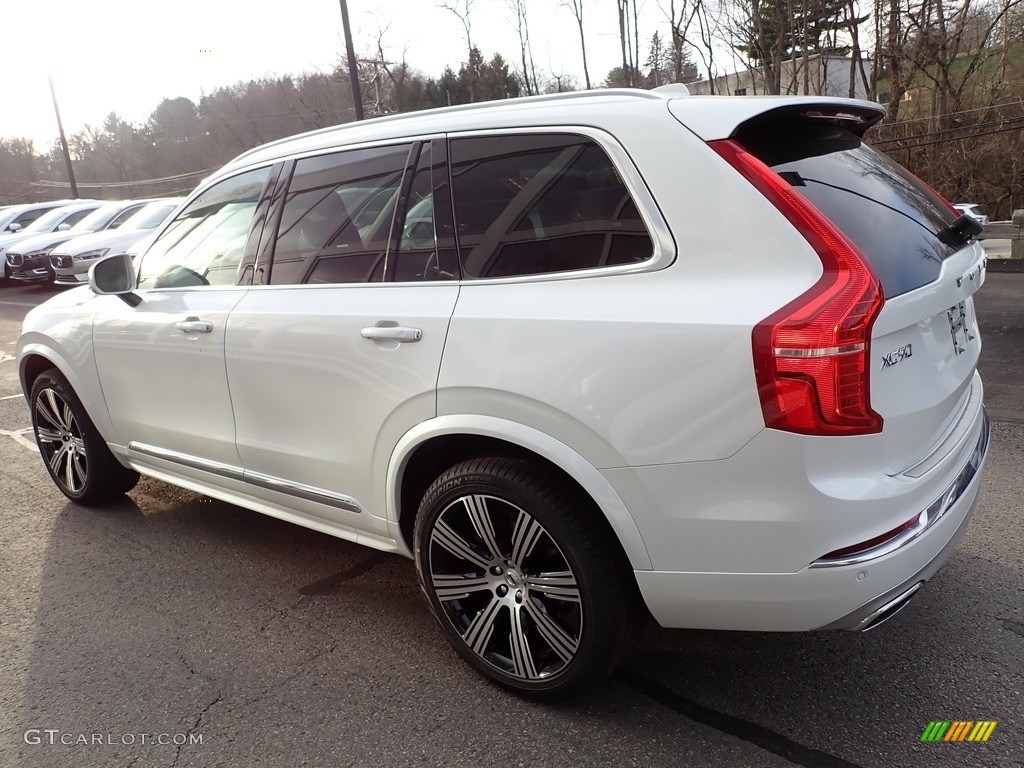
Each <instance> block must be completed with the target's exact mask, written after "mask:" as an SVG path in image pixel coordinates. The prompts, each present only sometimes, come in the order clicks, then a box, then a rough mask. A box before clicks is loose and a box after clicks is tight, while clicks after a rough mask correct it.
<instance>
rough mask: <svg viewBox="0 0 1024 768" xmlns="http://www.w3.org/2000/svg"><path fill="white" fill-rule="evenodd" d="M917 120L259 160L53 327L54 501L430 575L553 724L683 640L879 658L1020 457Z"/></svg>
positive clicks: (485, 669)
mask: <svg viewBox="0 0 1024 768" xmlns="http://www.w3.org/2000/svg"><path fill="white" fill-rule="evenodd" d="M882 114H883V112H882V108H881V107H880V106H879V105H877V104H874V103H870V102H863V101H852V100H845V99H833V98H825V97H782V98H757V99H729V98H716V97H690V96H687V95H685V91H684V90H682V89H680V88H678V87H673V88H668V89H659V90H658V91H654V92H644V91H628V90H608V91H601V92H588V93H571V94H561V95H557V96H545V97H536V98H530V99H523V100H515V101H507V102H501V103H498V104H480V105H472V106H465V107H453V108H448V109H443V110H438V111H430V112H417V113H413V114H407V115H398V116H393V117H385V118H381V119H377V120H369V121H366V122H362V123H358V124H350V125H346V126H342V127H338V128H336V129H331V130H326V131H318V132H316V133H312V134H307V135H303V136H298V137H295V138H293V139H289V140H283V141H278V142H274V143H272V144H268V145H266V146H264V147H261V148H257V149H254V150H252V151H250V152H247V153H245V154H243V155H241V156H240V157H239V158H237V159H236V160H234V161H233V162H231V163H229V164H228V165H227V166H226V167H225V168H223V169H222V170H221V171H219V172H218V173H216V174H214V175H213V176H212V177H211V178H210V179H209V180H208V181H207V182H205V183H204V184H203V185H202V186H201V187H200V188H199V189H198V190H197V191H196V192H195V193H194V194H193V195H192V196H191V197H190V198H189V200H188V201H187V202H186V203H185V205H184V206H183V207H182V208H181V209H180V210H179V211H178V213H177V214H176V215H175V216H174V217H173V218H172V220H171V221H170V222H169V223H168V224H166V225H165V226H164V227H163V228H162V229H161V230H160V232H159V234H158V235H157V236H156V238H155V240H154V242H153V244H152V245H151V246H150V247H149V248H148V250H147V251H146V252H145V253H144V255H143V256H142V258H141V260H140V262H139V263H137V264H135V265H133V263H132V260H131V258H130V257H129V256H126V255H122V256H110V257H107V258H106V259H103V260H101V261H99V262H97V263H96V264H95V265H94V266H93V267H92V268H91V271H90V275H89V284H90V288H89V289H86V288H82V289H78V290H74V291H70V292H67V293H64V294H62V295H60V296H57V297H55V298H53V299H51V300H50V301H49V302H47V303H46V304H43V305H42V306H40V307H39V308H37V309H35V310H32V311H31V312H29V314H28V315H27V317H26V319H25V323H24V329H23V333H22V335H21V338H20V339H19V341H18V347H17V354H18V366H19V372H20V376H21V383H22V387H23V389H24V392H25V394H26V396H27V397H28V399H29V403H30V406H31V412H32V418H33V427H34V429H35V435H36V440H37V442H38V445H39V449H40V452H41V454H42V458H43V461H44V463H45V466H46V467H47V469H48V471H49V472H50V474H51V476H52V478H53V480H54V482H55V483H56V484H57V486H58V488H59V489H60V490H61V491H62V492H63V493H64V494H65V495H66V496H67V497H69V498H70V499H72V500H74V501H77V502H78V503H80V504H100V503H103V502H105V501H108V500H110V499H112V498H114V497H116V496H118V495H120V494H122V493H124V492H126V491H128V490H130V489H131V488H132V487H133V486H134V484H135V482H136V480H137V478H138V475H139V473H143V474H147V475H150V476H153V477H156V478H159V479H161V480H164V481H167V482H170V483H173V484H176V485H181V486H184V487H187V488H189V489H192V490H193V491H197V492H201V493H203V494H208V495H210V496H212V497H215V498H218V499H223V500H225V501H228V502H231V503H234V504H238V505H241V506H243V507H247V508H249V509H252V510H254V511H257V512H261V513H264V514H268V515H272V516H274V517H278V518H281V519H284V520H289V521H292V522H295V523H298V524H300V525H304V526H308V527H310V528H313V529H315V530H318V531H322V532H324V533H328V534H331V535H334V536H339V537H341V538H344V539H348V540H350V541H355V542H359V543H361V544H365V545H367V546H369V547H373V548H376V549H380V550H384V551H388V552H396V553H399V554H401V555H405V556H406V557H410V558H414V560H415V563H416V568H417V570H418V573H419V577H420V580H421V583H422V586H423V590H424V592H425V594H426V596H427V599H428V601H429V603H430V607H431V609H432V610H433V612H434V613H435V615H436V616H437V619H438V622H439V624H440V626H441V629H442V631H443V632H444V634H445V635H446V637H447V638H448V640H449V641H450V642H451V643H452V644H453V646H454V647H455V649H456V650H457V651H458V652H459V653H460V654H461V655H462V657H463V658H464V659H465V660H466V661H468V662H469V664H471V665H472V666H473V667H475V668H476V669H477V670H479V671H480V672H481V673H483V674H484V675H486V676H487V677H488V678H490V679H491V680H493V681H495V682H497V683H498V684H500V685H502V686H504V687H506V688H509V689H511V690H513V691H516V692H517V693H520V694H522V695H526V696H531V697H536V698H557V697H563V696H568V695H571V694H575V693H578V692H579V691H581V690H583V689H585V688H587V687H588V686H590V685H593V684H594V683H595V682H596V681H599V680H601V679H602V678H603V677H604V676H606V675H607V674H609V673H610V672H611V671H612V670H613V669H614V668H615V666H616V664H617V663H618V661H619V659H620V658H621V657H622V654H623V653H624V651H625V649H626V648H627V647H628V642H629V638H630V634H631V631H632V630H633V629H634V627H635V626H636V625H637V619H638V617H641V616H643V615H646V614H647V613H648V612H649V613H650V614H651V615H653V617H654V618H655V619H656V620H657V621H658V622H659V623H660V624H662V625H663V626H666V627H695V628H705V629H730V630H765V631H799V630H820V629H849V630H864V629H870V628H871V627H874V626H876V625H878V624H879V623H881V622H882V621H884V620H885V619H887V618H889V617H890V616H891V615H892V614H894V613H895V612H896V611H898V610H899V609H900V608H901V607H902V606H903V605H905V604H906V603H907V601H908V600H910V599H911V597H912V596H913V595H915V594H916V593H917V592H918V591H919V590H920V588H921V586H922V585H923V584H924V583H925V582H926V581H927V580H928V579H930V578H931V576H932V575H933V574H934V573H935V572H936V570H937V569H938V568H939V566H940V565H941V564H942V562H943V561H944V560H945V559H946V557H947V556H948V554H949V552H950V551H951V549H952V548H953V547H954V546H955V545H956V543H957V541H958V539H959V538H960V536H961V535H962V534H963V532H964V530H965V528H966V526H967V524H968V520H969V519H970V517H971V512H972V510H973V508H974V506H975V502H976V499H977V495H978V489H979V487H980V484H981V470H982V467H983V464H984V461H985V457H986V453H987V448H988V437H989V427H988V421H987V418H986V415H985V410H984V408H983V406H982V383H981V379H980V378H979V376H978V373H977V362H978V354H979V350H980V345H981V342H980V340H979V338H978V328H977V323H976V318H975V312H974V304H973V294H974V293H975V292H976V291H977V290H978V289H979V288H980V286H981V285H982V282H983V281H984V278H985V254H984V251H983V250H982V249H981V247H980V245H979V244H977V243H976V242H974V241H973V240H972V239H971V234H972V232H974V231H975V230H974V229H972V228H968V229H964V224H963V222H959V223H956V222H958V217H957V216H956V214H955V212H954V211H953V209H952V208H951V207H950V206H949V204H948V203H946V202H944V201H943V200H942V199H941V198H939V197H937V196H936V195H935V193H933V192H931V191H929V190H928V189H927V188H926V187H925V186H924V185H923V184H920V183H918V182H917V181H916V180H914V179H913V178H912V177H911V176H910V175H909V174H907V173H906V172H905V171H904V170H903V169H901V168H899V167H898V166H896V165H895V164H894V163H893V162H892V161H891V160H889V159H888V158H887V157H886V156H885V155H883V154H881V153H879V152H876V151H874V150H873V149H871V147H870V146H869V145H868V144H866V143H865V142H864V141H863V140H862V136H863V134H864V133H865V131H866V130H867V129H868V128H870V126H871V125H873V124H874V123H875V122H877V121H878V120H879V119H881V117H882ZM426 200H429V201H430V203H429V204H427V203H425V202H424V201H426ZM409 216H415V220H414V221H412V222H410V221H408V217H409ZM408 224H412V225H414V226H407V225H408ZM413 230H415V231H413ZM90 289H91V291H92V293H90ZM952 576H953V578H955V574H953V575H952Z"/></svg>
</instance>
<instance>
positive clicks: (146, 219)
mask: <svg viewBox="0 0 1024 768" xmlns="http://www.w3.org/2000/svg"><path fill="white" fill-rule="evenodd" d="M179 202H181V201H180V200H166V201H165V200H159V201H157V202H155V203H150V204H149V205H146V206H143V207H142V208H140V209H139V210H137V211H136V212H135V213H133V214H132V215H131V216H130V217H129V218H127V219H125V220H124V223H123V224H121V227H120V228H121V229H123V230H126V231H127V230H130V229H153V227H155V226H156V225H157V224H159V223H160V222H162V221H163V220H164V219H166V218H167V217H168V216H170V215H171V211H173V210H174V209H175V208H177V207H178V203H179Z"/></svg>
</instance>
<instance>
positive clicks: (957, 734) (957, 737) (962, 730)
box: [943, 720, 974, 741]
mask: <svg viewBox="0 0 1024 768" xmlns="http://www.w3.org/2000/svg"><path fill="white" fill-rule="evenodd" d="M972 725H974V723H973V722H972V721H970V720H957V721H955V722H954V723H953V725H951V726H950V727H949V733H947V734H946V738H944V739H943V741H963V740H964V737H965V736H967V731H968V729H969V728H970V727H971V726H972Z"/></svg>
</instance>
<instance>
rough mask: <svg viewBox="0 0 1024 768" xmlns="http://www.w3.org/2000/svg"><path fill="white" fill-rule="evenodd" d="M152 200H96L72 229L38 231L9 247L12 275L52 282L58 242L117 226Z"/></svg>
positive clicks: (17, 278) (8, 268)
mask: <svg viewBox="0 0 1024 768" xmlns="http://www.w3.org/2000/svg"><path fill="white" fill-rule="evenodd" d="M149 202H152V198H150V199H147V200H118V201H116V202H109V203H102V202H99V203H96V204H95V210H93V211H92V212H91V213H90V214H89V215H88V216H86V217H85V218H83V219H82V220H81V221H80V222H78V223H77V224H75V226H74V227H72V228H71V229H68V230H60V231H57V232H51V233H49V234H43V235H39V236H36V237H33V238H30V239H26V240H23V241H22V242H20V243H18V244H17V246H13V247H11V248H8V249H7V270H8V275H9V277H10V278H11V279H12V280H20V281H22V282H30V283H38V282H45V283H49V282H52V281H53V278H54V274H53V268H52V267H51V266H50V252H51V251H52V250H53V249H54V248H55V247H56V246H58V245H61V244H62V243H65V242H67V241H68V240H71V239H72V238H75V237H79V236H80V235H85V234H89V233H90V232H101V231H104V230H112V229H118V228H119V227H120V226H121V225H122V224H123V223H124V222H125V221H126V220H127V219H129V218H131V216H132V214H134V213H135V212H136V211H137V210H138V209H139V208H141V207H142V206H144V205H145V204H146V203H149Z"/></svg>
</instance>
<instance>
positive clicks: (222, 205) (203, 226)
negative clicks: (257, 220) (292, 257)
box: [139, 167, 270, 288]
mask: <svg viewBox="0 0 1024 768" xmlns="http://www.w3.org/2000/svg"><path fill="white" fill-rule="evenodd" d="M269 174H270V168H269V167H267V168H259V169H257V170H254V171H248V172H246V173H242V174H239V175H238V176H232V177H231V178H230V179H225V180H224V181H221V182H219V183H217V184H215V185H213V186H212V187H210V188H209V189H208V190H206V191H205V192H204V193H203V194H201V195H200V196H199V197H197V198H196V199H195V200H193V201H192V202H191V203H190V204H189V205H188V207H187V208H185V209H184V210H183V211H182V212H181V213H179V214H178V215H177V216H175V217H174V220H173V221H172V222H171V223H170V224H169V225H168V226H167V228H166V229H164V231H163V232H161V233H160V235H159V237H157V239H156V241H154V243H153V245H152V246H151V247H150V248H149V249H148V250H147V251H146V255H145V256H144V257H143V260H142V266H141V268H140V270H139V287H140V288H182V287H194V286H202V285H234V284H235V283H236V282H237V276H238V265H239V263H240V262H241V260H242V253H243V250H244V248H245V242H246V238H247V236H248V234H249V225H250V224H251V223H252V216H253V211H254V210H255V209H256V201H257V200H258V199H259V196H260V191H261V190H262V189H263V185H264V184H265V183H266V181H267V177H268V176H269Z"/></svg>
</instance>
